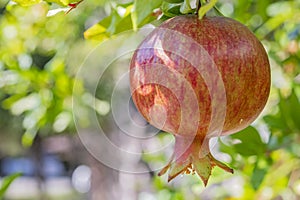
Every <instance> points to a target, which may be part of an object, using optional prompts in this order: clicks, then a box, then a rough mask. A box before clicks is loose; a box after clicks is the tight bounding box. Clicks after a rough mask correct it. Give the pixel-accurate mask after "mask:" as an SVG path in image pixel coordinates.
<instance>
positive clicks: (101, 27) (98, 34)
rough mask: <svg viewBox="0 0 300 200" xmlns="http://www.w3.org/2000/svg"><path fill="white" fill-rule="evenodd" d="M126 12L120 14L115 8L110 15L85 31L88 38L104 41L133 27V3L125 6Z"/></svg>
mask: <svg viewBox="0 0 300 200" xmlns="http://www.w3.org/2000/svg"><path fill="white" fill-rule="evenodd" d="M125 9H126V10H125V13H124V14H123V16H120V15H119V13H118V12H117V10H116V9H114V10H113V11H112V13H111V15H110V16H108V17H106V18H104V19H103V20H101V21H100V22H98V23H97V24H95V25H94V26H92V27H91V28H89V29H88V30H86V31H85V32H84V37H85V38H86V39H95V40H98V41H103V40H105V39H108V38H110V37H111V36H113V35H115V34H118V33H121V32H123V31H126V30H130V29H132V21H131V15H130V14H131V10H132V5H129V6H128V7H126V8H125Z"/></svg>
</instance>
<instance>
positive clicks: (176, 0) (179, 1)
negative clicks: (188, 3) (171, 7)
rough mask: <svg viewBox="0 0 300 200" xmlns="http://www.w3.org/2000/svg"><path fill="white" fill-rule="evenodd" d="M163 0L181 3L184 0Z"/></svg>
mask: <svg viewBox="0 0 300 200" xmlns="http://www.w3.org/2000/svg"><path fill="white" fill-rule="evenodd" d="M164 1H165V2H168V3H182V2H183V1H184V0H164Z"/></svg>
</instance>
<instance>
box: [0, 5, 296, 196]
mask: <svg viewBox="0 0 300 200" xmlns="http://www.w3.org/2000/svg"><path fill="white" fill-rule="evenodd" d="M16 2H17V3H18V4H17V3H15V2H13V1H7V0H0V58H1V59H0V100H1V104H0V176H1V177H2V178H1V188H0V197H2V198H4V199H95V200H101V199H141V200H154V199H159V200H170V199H172V200H173V199H174V200H175V199H176V200H177V199H189V200H190V199H203V200H210V199H228V200H233V199H249V200H250V199H257V200H268V199H276V200H281V199H282V200H298V199H300V102H299V99H300V74H299V72H300V1H299V0H294V1H280V0H275V1H274V0H264V1H258V0H219V1H218V2H217V4H216V7H217V8H218V10H219V11H220V12H221V13H223V14H224V15H225V16H227V17H232V18H234V19H236V20H238V21H240V22H242V23H243V24H245V25H247V26H248V27H249V29H251V30H252V31H253V32H254V33H255V35H256V36H257V37H258V38H259V39H260V40H261V41H262V43H263V45H264V46H265V48H266V50H267V52H268V55H269V59H270V63H271V70H272V89H271V94H270V98H269V101H268V103H267V106H266V108H265V110H264V111H263V113H262V114H261V115H260V117H259V118H258V119H257V120H256V121H255V122H254V123H253V124H252V126H251V127H248V128H247V129H245V130H243V131H241V132H240V133H237V134H234V135H231V136H227V137H223V138H220V139H218V145H217V147H216V148H214V150H213V153H214V155H215V156H216V158H219V159H220V160H223V161H225V162H227V163H228V164H229V165H230V166H231V167H232V168H234V170H235V174H234V175H231V174H227V173H225V172H223V171H221V170H219V169H217V168H216V169H214V171H213V174H212V176H211V179H210V181H209V184H208V186H207V187H206V188H204V186H203V184H202V182H201V181H200V179H199V178H198V177H197V176H191V175H186V176H184V177H178V178H177V179H176V180H174V181H172V182H171V183H167V182H166V177H157V175H156V172H154V173H153V172H149V173H147V174H128V173H122V172H118V171H116V170H113V169H110V168H109V167H106V166H105V165H103V164H101V163H100V162H98V161H97V160H96V159H95V158H93V157H92V156H91V155H90V154H89V153H88V152H87V150H86V149H85V148H84V147H83V145H82V144H81V142H80V139H79V137H78V135H77V131H76V126H75V123H74V118H76V119H77V120H78V121H79V122H80V123H81V124H82V125H83V126H89V125H90V122H89V120H88V116H89V115H90V113H91V112H93V111H96V112H97V116H98V119H99V122H100V123H102V125H103V126H105V130H106V132H107V133H108V134H109V135H111V136H112V137H113V134H114V132H115V130H114V128H113V127H114V126H113V123H114V122H113V121H112V118H111V117H109V116H111V105H110V104H109V102H110V98H111V91H112V90H113V87H114V84H115V82H116V81H118V80H116V79H115V78H114V77H116V74H117V73H120V70H121V71H122V70H123V71H125V72H126V70H128V65H124V64H123V65H122V64H119V65H118V67H119V68H120V70H109V71H108V72H107V73H106V74H105V76H104V78H103V80H102V81H103V83H105V84H100V86H99V87H97V90H96V94H95V97H94V96H93V95H91V92H90V90H89V87H90V86H89V84H88V83H85V81H84V80H78V79H77V78H76V73H77V71H78V69H79V67H80V66H81V64H82V63H83V61H84V59H85V58H86V56H87V55H88V54H89V52H90V51H91V50H92V49H93V48H95V47H96V46H97V45H99V44H100V43H101V42H103V41H104V40H109V39H110V38H113V37H114V36H115V35H117V34H119V33H121V32H123V31H126V30H131V29H137V28H140V27H143V26H145V25H146V26H149V25H148V24H149V23H151V24H152V25H154V26H157V25H158V24H160V23H161V22H162V21H163V20H165V19H167V18H170V17H173V16H176V15H180V14H182V13H190V12H193V11H194V8H195V1H183V0H168V1H163V0H153V1H147V0H136V1H131V0H126V1H125V0H124V1H121V0H119V1H117V0H114V1H105V0H101V1H99V0H88V1H87V0H85V1H82V2H81V3H80V4H78V6H77V7H76V8H74V9H73V10H72V11H71V12H70V13H68V14H67V15H66V14H65V12H67V11H68V10H69V9H70V8H71V7H70V5H69V6H68V4H69V3H76V1H68V0H49V1H39V0H17V1H16ZM188 3H190V6H187V5H188ZM71 6H72V4H71ZM208 14H209V15H217V14H218V12H217V11H216V10H212V11H210V12H209V13H208ZM125 39H126V38H125ZM123 45H124V44H123ZM120 48H122V45H115V46H111V47H110V48H109V49H107V51H110V52H117V51H118V49H120ZM127 59H129V58H127ZM95 62H97V60H95ZM125 63H126V62H125ZM100 68H101V66H100ZM96 70H97V69H96ZM99 70H100V69H99ZM90 73H91V74H92V73H93V72H90ZM75 82H76V84H77V87H76V90H73V86H74V83H75ZM91 99H92V101H93V100H96V102H97V105H98V106H93V105H91V103H90V102H91ZM72 101H76V102H77V103H76V105H80V113H74V112H73V108H72ZM241 112H242V111H241ZM170 139H172V137H171V136H170V135H168V134H159V137H158V138H157V141H156V142H157V143H163V142H164V141H166V140H170ZM119 142H120V143H122V141H119ZM124 145H126V144H124ZM168 159H169V157H168V156H167V154H166V155H165V154H163V155H159V156H156V157H151V156H141V158H140V160H139V161H138V163H137V166H139V165H142V166H143V167H147V166H148V165H152V164H153V163H154V164H155V163H167V162H168ZM18 173H22V174H18ZM8 186H9V187H8Z"/></svg>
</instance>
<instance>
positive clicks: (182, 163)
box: [158, 137, 233, 186]
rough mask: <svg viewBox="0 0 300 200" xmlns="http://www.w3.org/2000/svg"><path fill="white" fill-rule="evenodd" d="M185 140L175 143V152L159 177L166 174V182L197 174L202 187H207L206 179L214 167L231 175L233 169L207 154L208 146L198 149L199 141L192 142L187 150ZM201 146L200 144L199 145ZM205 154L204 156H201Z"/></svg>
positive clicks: (178, 140)
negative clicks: (180, 175) (178, 177)
mask: <svg viewBox="0 0 300 200" xmlns="http://www.w3.org/2000/svg"><path fill="white" fill-rule="evenodd" d="M187 144H188V143H187V140H183V139H182V138H181V139H179V138H178V137H177V140H176V142H175V152H174V155H173V156H172V158H171V160H170V162H169V163H168V164H167V165H166V166H165V167H164V168H163V169H162V170H161V171H160V172H159V173H158V175H159V176H161V175H163V174H165V173H167V171H169V172H168V182H170V181H171V180H172V179H174V178H175V177H176V176H178V175H179V174H195V173H196V174H198V176H199V177H200V178H201V179H202V181H203V183H204V185H205V186H206V185H207V182H208V179H209V177H210V175H211V172H212V169H213V168H214V167H215V166H218V167H220V168H221V169H223V170H225V171H227V172H229V173H233V169H231V168H230V167H228V166H227V165H225V164H224V163H222V162H220V161H218V160H216V159H215V158H214V157H213V156H212V155H211V153H210V152H209V148H208V144H207V145H206V146H205V147H207V148H204V149H203V148H202V149H201V148H200V147H201V145H199V140H197V139H196V140H194V141H193V142H191V143H189V146H188V148H184V146H185V145H187ZM200 144H201V143H200ZM203 152H205V154H204V155H203V154H201V153H203Z"/></svg>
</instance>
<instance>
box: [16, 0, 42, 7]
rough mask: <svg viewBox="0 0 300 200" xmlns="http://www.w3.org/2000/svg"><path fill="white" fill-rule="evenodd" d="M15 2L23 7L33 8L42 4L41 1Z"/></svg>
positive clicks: (20, 0)
mask: <svg viewBox="0 0 300 200" xmlns="http://www.w3.org/2000/svg"><path fill="white" fill-rule="evenodd" d="M14 2H16V3H17V4H19V5H21V6H31V5H34V4H38V3H40V2H41V0H14Z"/></svg>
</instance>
